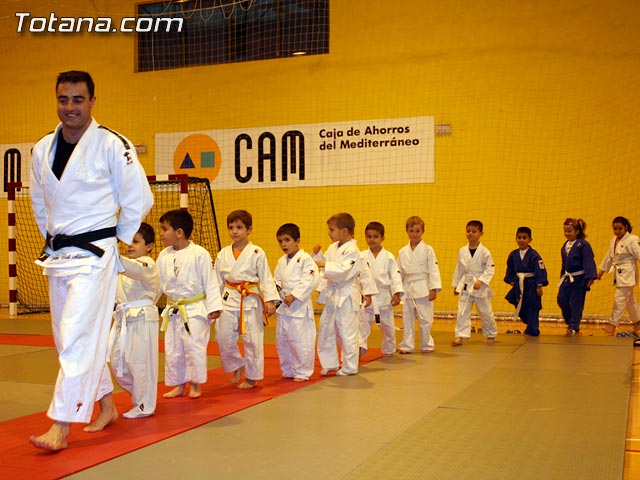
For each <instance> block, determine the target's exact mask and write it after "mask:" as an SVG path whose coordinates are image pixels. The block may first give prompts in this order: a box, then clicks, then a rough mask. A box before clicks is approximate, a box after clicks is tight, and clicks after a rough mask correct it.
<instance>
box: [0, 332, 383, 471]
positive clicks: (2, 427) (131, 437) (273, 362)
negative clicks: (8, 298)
mask: <svg viewBox="0 0 640 480" xmlns="http://www.w3.org/2000/svg"><path fill="white" fill-rule="evenodd" d="M6 337H10V338H8V339H7V338H6ZM18 337H20V338H18ZM38 337H40V338H38ZM43 337H49V338H48V339H47V338H43ZM23 341H24V343H23ZM47 342H49V343H47ZM0 343H4V344H20V345H35V346H52V345H53V339H52V338H51V336H46V335H0ZM209 347H210V349H209V350H211V353H212V354H215V353H213V352H214V351H215V352H217V344H216V343H210V344H209ZM380 357H381V354H380V351H379V350H378V349H371V350H369V352H368V353H367V354H366V355H365V356H363V357H362V358H361V360H362V363H367V362H370V361H372V360H376V359H378V358H380ZM316 372H319V367H318V368H317V369H316ZM325 378H330V377H321V376H319V374H318V373H316V374H315V375H314V376H313V377H312V378H311V379H310V380H309V381H308V382H293V381H292V380H284V379H282V378H281V371H280V366H279V363H278V359H277V356H276V355H275V347H274V346H273V345H265V378H264V380H261V381H260V382H259V383H258V387H257V388H254V389H251V390H240V389H238V388H236V387H235V386H234V385H231V384H230V375H229V374H225V373H223V371H222V368H217V369H214V370H210V371H209V379H208V382H207V383H206V384H205V385H203V386H202V397H201V398H199V399H197V400H191V399H189V398H188V397H180V398H175V399H171V400H168V399H164V398H162V393H164V392H166V391H168V390H169V388H168V387H165V386H164V385H163V384H161V385H159V392H158V397H159V398H158V406H157V408H156V414H155V415H153V416H152V417H148V418H142V419H135V420H127V419H124V418H120V419H119V420H118V421H117V422H115V423H113V424H112V425H109V426H108V427H107V428H106V429H105V430H103V431H102V432H97V433H86V432H83V431H82V426H81V425H77V424H74V425H73V426H72V427H71V433H70V434H69V437H68V443H69V448H67V449H65V450H62V451H60V452H57V453H49V452H46V451H44V450H40V449H37V448H35V447H34V446H33V445H31V444H30V443H29V441H28V438H29V435H33V434H36V435H39V434H41V433H43V432H45V431H46V430H47V429H48V428H49V427H50V426H51V420H50V419H49V418H47V417H46V415H45V413H44V412H43V413H36V414H33V415H28V416H25V417H21V418H16V419H13V420H9V421H6V422H2V423H0V478H2V479H5V478H11V479H12V480H13V479H29V480H44V479H47V480H48V479H56V478H61V477H64V476H67V475H71V474H72V473H75V472H78V471H81V470H84V469H86V468H89V467H92V466H95V465H97V464H99V463H102V462H106V461H108V460H111V459H113V458H115V457H118V456H120V455H124V454H126V453H129V452H132V451H134V450H137V449H140V448H143V447H146V446H147V445H151V444H153V443H156V442H159V441H161V440H164V439H166V438H169V437H172V436H174V435H178V434H180V433H183V432H186V431H187V430H190V429H192V428H195V427H199V426H201V425H204V424H206V423H209V422H211V421H213V420H216V419H218V418H221V417H224V416H227V415H230V414H232V413H235V412H237V411H240V410H244V409H245V408H249V407H251V406H253V405H257V404H259V403H262V402H265V401H267V400H271V399H272V398H276V397H278V396H280V395H285V394H287V393H289V392H292V391H295V390H298V389H300V388H304V387H306V386H308V385H311V384H314V383H317V382H319V381H321V380H323V379H325ZM114 399H115V402H116V406H117V407H118V411H120V412H124V411H127V410H129V409H130V408H131V401H130V396H129V394H128V393H126V392H121V393H117V394H114Z"/></svg>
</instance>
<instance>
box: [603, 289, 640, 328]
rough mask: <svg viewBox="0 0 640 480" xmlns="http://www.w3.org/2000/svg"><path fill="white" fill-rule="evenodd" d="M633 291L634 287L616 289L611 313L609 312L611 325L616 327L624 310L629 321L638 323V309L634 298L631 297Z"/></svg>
mask: <svg viewBox="0 0 640 480" xmlns="http://www.w3.org/2000/svg"><path fill="white" fill-rule="evenodd" d="M633 289H634V287H616V293H615V297H614V299H613V312H611V317H610V319H609V323H610V324H611V325H615V326H618V324H619V323H620V318H622V315H623V314H624V311H625V309H626V310H627V313H628V314H629V320H631V321H632V322H633V323H638V322H640V309H639V308H638V302H637V300H636V297H635V296H634V295H633Z"/></svg>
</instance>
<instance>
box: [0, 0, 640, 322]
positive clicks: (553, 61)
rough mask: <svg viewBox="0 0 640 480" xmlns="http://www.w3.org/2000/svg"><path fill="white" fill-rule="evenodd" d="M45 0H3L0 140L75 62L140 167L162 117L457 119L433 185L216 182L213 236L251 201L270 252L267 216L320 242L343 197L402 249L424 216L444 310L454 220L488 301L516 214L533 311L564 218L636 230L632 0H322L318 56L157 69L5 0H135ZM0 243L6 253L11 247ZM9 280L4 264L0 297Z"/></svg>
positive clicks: (18, 128)
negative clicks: (541, 267)
mask: <svg viewBox="0 0 640 480" xmlns="http://www.w3.org/2000/svg"><path fill="white" fill-rule="evenodd" d="M68 3H69V4H70V5H71V2H68ZM50 5H51V4H50V2H44V1H15V2H9V3H8V4H7V3H6V2H4V3H3V4H2V5H1V6H0V55H1V58H2V59H3V67H4V68H3V73H2V75H1V76H0V84H1V85H2V91H3V95H2V97H3V101H2V102H1V104H0V112H1V114H0V143H13V142H29V141H33V140H35V139H37V138H39V137H40V136H41V135H42V134H43V133H46V132H47V131H49V130H51V129H52V128H53V126H54V125H55V124H56V122H57V118H56V115H55V103H54V100H55V99H54V81H55V76H56V74H57V73H58V72H60V71H64V70H68V69H85V70H88V71H90V72H91V73H92V75H93V76H94V79H95V81H96V86H97V88H96V95H97V98H98V102H97V106H96V108H95V109H94V114H95V116H96V118H97V119H98V120H99V121H100V122H101V123H103V124H105V125H108V126H110V127H111V128H114V129H116V130H119V131H121V132H122V133H124V134H125V135H127V136H128V137H129V138H131V139H132V140H133V141H134V143H143V144H146V145H147V146H148V153H147V154H146V155H143V156H141V160H142V162H143V164H144V166H145V168H146V170H147V172H148V173H154V158H155V149H154V134H155V133H161V132H176V131H189V130H206V129H224V128H238V127H251V126H270V125H286V124H295V123H314V122H329V121H336V122H337V121H348V120H361V119H375V118H393V117H409V116H422V115H433V116H434V117H435V121H436V123H450V124H451V125H452V128H453V135H452V136H450V137H441V138H436V144H435V158H436V182H435V183H434V184H425V185H410V186H402V185H400V186H382V187H350V188H344V187H327V188H304V189H274V190H242V191H236V192H230V191H221V192H214V200H215V202H216V211H217V214H218V219H219V221H222V227H223V230H222V232H221V237H222V238H223V243H226V235H225V232H224V219H225V217H226V215H227V213H228V212H229V211H231V210H232V209H235V208H246V209H247V210H249V211H251V212H252V213H253V214H254V218H255V231H254V234H253V235H252V239H253V241H254V242H255V243H257V244H259V245H261V246H263V247H264V248H265V250H266V251H267V254H268V255H269V257H270V261H271V263H272V265H274V264H275V260H276V258H277V257H278V256H279V252H278V248H277V244H276V243H275V238H274V232H275V229H276V228H277V227H278V226H279V225H280V224H281V223H284V222H286V221H294V222H296V223H299V224H300V226H301V228H302V233H303V241H302V245H303V247H305V248H307V249H309V248H310V247H311V246H312V245H313V244H315V243H322V244H323V245H325V246H326V244H327V242H328V238H327V236H326V227H325V220H326V218H327V217H328V216H330V215H331V214H333V213H336V212H338V211H349V212H351V213H352V214H353V215H354V217H355V218H356V221H357V224H358V225H357V232H356V238H358V239H359V240H360V244H361V246H362V247H363V248H364V246H365V244H364V241H363V234H362V233H363V232H362V229H363V227H364V224H366V222H368V221H370V220H378V221H381V222H383V223H384V224H385V225H386V227H387V235H386V246H387V248H388V249H389V250H391V251H393V252H397V250H398V249H399V248H400V247H401V246H402V245H403V244H404V243H405V242H406V236H405V233H404V221H405V219H406V218H407V217H408V216H410V215H420V216H422V217H423V218H424V219H425V220H426V223H427V229H426V234H425V240H426V241H427V243H430V244H432V245H433V246H434V248H435V250H436V253H437V254H438V258H439V261H440V268H441V272H442V278H443V284H444V286H445V290H444V291H443V293H442V294H441V295H440V297H439V299H438V301H437V305H436V309H437V310H440V311H453V310H455V308H456V303H455V302H456V299H455V298H454V297H453V295H452V294H451V289H450V288H449V284H450V280H451V276H452V274H453V270H454V268H455V261H456V255H457V251H458V249H459V248H460V247H461V246H462V245H463V244H464V242H465V236H464V226H465V223H466V222H467V220H470V219H472V218H478V219H481V220H482V221H483V222H484V223H485V235H484V237H483V243H485V244H486V245H487V246H488V247H489V248H490V249H491V251H492V253H493V255H494V259H495V261H496V277H495V279H494V281H493V286H494V289H495V291H496V299H495V302H494V309H495V310H496V311H498V312H500V311H503V312H506V311H511V310H512V308H511V307H510V305H508V304H507V303H506V302H505V301H504V300H503V296H504V294H505V293H506V291H507V287H506V285H505V284H504V283H502V277H503V275H504V265H505V261H506V256H507V254H508V252H509V251H510V250H512V249H514V248H515V247H516V245H515V241H514V236H515V229H516V227H518V226H519V225H521V224H525V225H528V226H530V227H531V228H532V229H533V236H534V244H533V246H534V247H535V248H537V249H538V251H540V253H541V254H542V256H543V258H544V259H545V261H546V263H547V267H548V270H549V273H550V279H551V285H550V286H549V287H548V288H547V289H546V294H545V297H544V299H543V303H544V307H545V310H544V313H547V314H553V313H558V308H557V306H556V304H555V294H556V292H557V287H556V286H555V279H556V278H557V276H558V275H559V269H560V262H559V249H560V246H561V245H562V243H563V241H564V238H563V235H562V222H563V221H564V219H565V218H566V217H569V216H570V217H582V218H584V219H585V220H586V221H587V224H588V229H587V233H588V234H589V237H588V240H589V241H590V242H591V243H592V245H593V248H594V250H595V252H596V257H597V261H598V262H599V261H600V259H601V257H602V255H604V253H605V248H606V245H607V242H608V240H609V237H610V236H611V235H612V232H611V226H610V225H611V219H612V218H613V217H614V216H616V215H625V216H628V217H629V218H630V219H631V221H632V223H634V222H635V223H636V224H637V228H638V231H639V232H640V215H638V201H637V198H638V195H637V191H638V190H637V189H638V184H639V180H640V167H639V166H638V165H639V162H638V154H637V152H638V151H639V147H640V132H639V128H638V125H639V124H640V112H639V110H640V109H638V105H639V104H640V102H639V101H638V100H639V96H640V67H639V66H638V59H639V58H640V52H639V51H638V50H639V49H640V47H639V45H640V33H638V28H637V25H639V24H640V22H639V20H640V18H639V17H640V4H638V3H637V2H636V1H633V0H626V1H616V2H590V1H586V0H557V1H553V2H552V1H542V0H541V1H537V2H512V1H506V0H476V1H474V2H468V1H461V0H443V1H440V2H424V1H422V0H408V1H405V2H389V1H387V0H333V1H332V2H331V45H330V50H331V52H330V54H328V55H321V56H309V57H306V58H304V57H302V58H288V59H282V60H270V61H259V62H248V63H238V64H230V65H218V66H210V67H198V68H188V69H180V70H174V71H163V72H150V73H133V64H134V62H133V60H134V39H133V37H131V36H126V35H120V34H107V35H102V36H101V35H96V34H82V35H64V34H45V35H40V36H38V35H31V34H28V33H27V34H16V33H15V27H16V25H17V19H16V18H15V16H14V14H15V12H16V11H30V12H33V14H34V15H41V16H47V15H48V13H49V12H50V11H51V10H52V9H53V8H55V13H56V14H57V15H58V16H105V15H112V16H113V17H115V18H119V17H121V16H123V15H131V14H132V13H133V11H134V2H130V1H124V0H120V1H99V0H96V1H85V0H79V1H77V2H73V4H72V5H73V6H72V7H64V6H60V5H58V4H53V5H54V6H53V7H52V6H50ZM354 168H356V167H355V166H354ZM383 173H384V167H381V174H383ZM2 209H5V207H4V205H3V206H2ZM5 213H6V210H0V215H2V217H3V218H4V216H5ZM4 239H5V236H4V233H3V235H2V237H0V241H2V243H3V244H6V241H5V240H4ZM0 260H1V261H2V265H6V254H4V253H2V254H1V256H0ZM1 268H2V269H3V271H6V268H5V267H4V266H3V267H1ZM608 283H609V282H608V281H605V282H600V283H599V284H598V285H596V286H595V287H594V289H593V292H592V293H591V294H590V296H589V297H588V300H587V307H586V310H585V311H586V313H588V314H602V315H605V314H608V312H609V310H610V307H611V301H612V295H613V292H612V289H611V287H610V286H609V285H608ZM6 290H7V288H6V281H0V301H6V300H7V298H8V295H7V294H6Z"/></svg>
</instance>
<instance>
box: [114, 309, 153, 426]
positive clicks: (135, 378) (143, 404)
mask: <svg viewBox="0 0 640 480" xmlns="http://www.w3.org/2000/svg"><path fill="white" fill-rule="evenodd" d="M154 308H155V307H154ZM123 321H126V322H127V333H126V336H125V337H124V344H123V342H121V331H122V327H121V323H120V322H119V321H116V322H115V323H114V324H113V326H112V327H111V333H110V338H109V343H110V344H111V345H113V347H112V349H111V358H110V363H111V371H112V372H113V376H114V377H115V379H116V381H117V382H118V385H120V386H121V387H122V388H124V389H125V390H126V391H127V392H129V393H130V394H131V403H132V404H133V405H134V406H137V407H139V408H140V410H141V411H143V412H144V413H145V414H147V413H148V414H152V413H153V412H154V410H155V409H156V401H157V398H158V320H157V317H156V319H155V320H151V321H147V320H146V319H145V318H144V316H143V317H142V318H136V319H124V320H123Z"/></svg>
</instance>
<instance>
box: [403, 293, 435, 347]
mask: <svg viewBox="0 0 640 480" xmlns="http://www.w3.org/2000/svg"><path fill="white" fill-rule="evenodd" d="M416 317H417V318H418V327H419V328H420V351H421V352H431V351H433V349H434V348H435V342H434V340H433V337H432V336H431V327H432V326H433V302H431V301H430V300H429V297H420V298H405V300H404V303H403V304H402V325H403V328H402V342H400V345H399V347H398V350H400V351H401V352H411V351H413V349H414V348H415V346H416V339H415V320H416Z"/></svg>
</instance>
